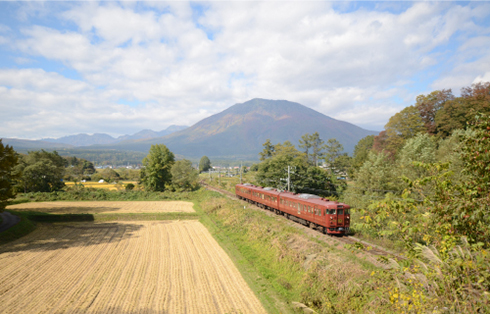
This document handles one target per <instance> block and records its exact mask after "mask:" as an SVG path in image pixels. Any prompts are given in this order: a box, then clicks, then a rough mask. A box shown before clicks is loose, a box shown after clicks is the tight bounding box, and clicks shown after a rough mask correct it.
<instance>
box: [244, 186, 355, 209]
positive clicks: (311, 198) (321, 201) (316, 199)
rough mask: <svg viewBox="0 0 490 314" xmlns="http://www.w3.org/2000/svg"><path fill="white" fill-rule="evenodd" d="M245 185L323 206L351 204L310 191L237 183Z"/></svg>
mask: <svg viewBox="0 0 490 314" xmlns="http://www.w3.org/2000/svg"><path fill="white" fill-rule="evenodd" d="M239 185H241V186H245V187H248V188H251V189H253V190H256V191H268V192H269V193H271V192H272V193H273V194H275V195H277V194H280V195H281V197H286V198H289V199H296V200H298V201H301V200H308V202H309V203H313V204H318V205H321V206H327V205H344V206H347V208H350V206H349V205H347V204H344V203H340V202H336V201H330V200H329V199H326V198H323V197H321V196H318V195H315V194H308V193H299V194H297V193H292V192H286V191H281V190H277V189H274V188H271V187H265V188H263V187H261V186H256V185H253V184H250V183H244V184H237V186H239Z"/></svg>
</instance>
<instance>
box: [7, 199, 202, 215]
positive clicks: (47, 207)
mask: <svg viewBox="0 0 490 314" xmlns="http://www.w3.org/2000/svg"><path fill="white" fill-rule="evenodd" d="M192 206H193V204H192V203H191V202H183V201H168V202H161V201H160V202H158V201H145V202H121V201H119V202H118V201H103V202H100V201H97V202H91V201H87V202H40V203H23V204H17V205H11V206H8V207H7V209H10V210H15V211H39V212H44V213H50V214H81V213H87V214H113V213H118V214H126V213H170V212H172V213H174V212H178V213H193V212H195V211H194V209H193V208H192Z"/></svg>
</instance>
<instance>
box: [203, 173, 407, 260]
mask: <svg viewBox="0 0 490 314" xmlns="http://www.w3.org/2000/svg"><path fill="white" fill-rule="evenodd" d="M201 185H203V186H204V187H205V188H206V189H208V190H211V191H215V192H218V193H221V194H223V195H226V196H227V197H229V198H232V199H234V200H238V199H237V198H236V196H235V194H234V193H232V192H230V191H226V190H223V189H220V188H217V187H214V186H211V185H209V184H207V183H205V182H202V181H201ZM238 201H240V200H238ZM242 202H245V201H242ZM247 204H248V205H249V206H255V207H256V208H258V209H263V208H261V207H259V206H257V205H254V204H251V203H248V202H247ZM266 213H267V214H269V215H271V216H276V214H274V213H273V212H272V211H267V210H266ZM284 218H285V219H287V218H286V217H284ZM293 225H294V226H297V227H298V228H300V229H303V230H307V231H308V233H310V232H315V233H310V234H311V235H315V236H319V237H323V238H325V239H333V240H335V241H337V242H340V243H343V244H347V245H351V246H352V247H354V248H356V249H360V250H362V251H363V252H365V253H368V254H370V255H372V256H374V257H377V258H378V257H380V256H383V257H385V258H393V259H395V260H397V261H400V260H404V259H406V258H405V257H403V256H400V255H398V254H395V253H393V252H390V251H388V250H386V249H384V248H382V247H380V246H378V245H375V244H372V243H369V242H366V241H363V240H360V239H358V238H356V237H353V236H351V235H347V236H335V235H328V234H322V233H320V232H318V231H316V230H313V229H310V228H308V227H306V226H304V225H302V224H299V223H294V224H293Z"/></svg>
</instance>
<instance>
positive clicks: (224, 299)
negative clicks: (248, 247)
mask: <svg viewBox="0 0 490 314" xmlns="http://www.w3.org/2000/svg"><path fill="white" fill-rule="evenodd" d="M0 309H1V310H0V311H1V312H2V313H59V312H72V313H265V310H264V309H263V307H262V305H261V304H260V302H259V301H258V300H257V298H256V297H255V295H254V294H253V292H252V291H251V290H250V288H249V287H248V286H247V284H246V283H245V281H244V280H243V278H242V277H241V275H240V273H239V272H238V270H237V269H236V267H235V266H234V265H233V263H232V261H231V260H230V258H229V257H228V256H227V255H226V253H225V252H224V251H223V250H222V249H221V247H220V246H219V245H218V244H217V242H216V241H215V240H214V239H213V238H212V236H211V235H210V234H209V232H208V231H207V230H206V228H204V226H203V225H202V224H201V223H199V222H198V221H174V222H138V223H130V222H126V223H103V224H102V223H101V224H98V223H76V224H71V225H54V226H48V225H40V226H39V227H38V229H37V230H36V231H34V232H33V233H31V234H29V235H28V236H26V237H24V238H22V239H19V240H17V241H15V242H12V243H11V244H9V245H6V246H3V247H1V248H0Z"/></svg>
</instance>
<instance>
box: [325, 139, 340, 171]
mask: <svg viewBox="0 0 490 314" xmlns="http://www.w3.org/2000/svg"><path fill="white" fill-rule="evenodd" d="M324 147H325V150H326V153H325V154H324V158H325V161H326V162H327V163H328V164H329V167H330V168H332V167H334V166H335V159H337V158H338V157H339V156H340V154H341V153H342V151H343V150H344V147H343V146H342V144H340V142H339V141H337V140H336V139H334V138H331V139H329V140H328V141H327V144H325V146H324Z"/></svg>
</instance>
